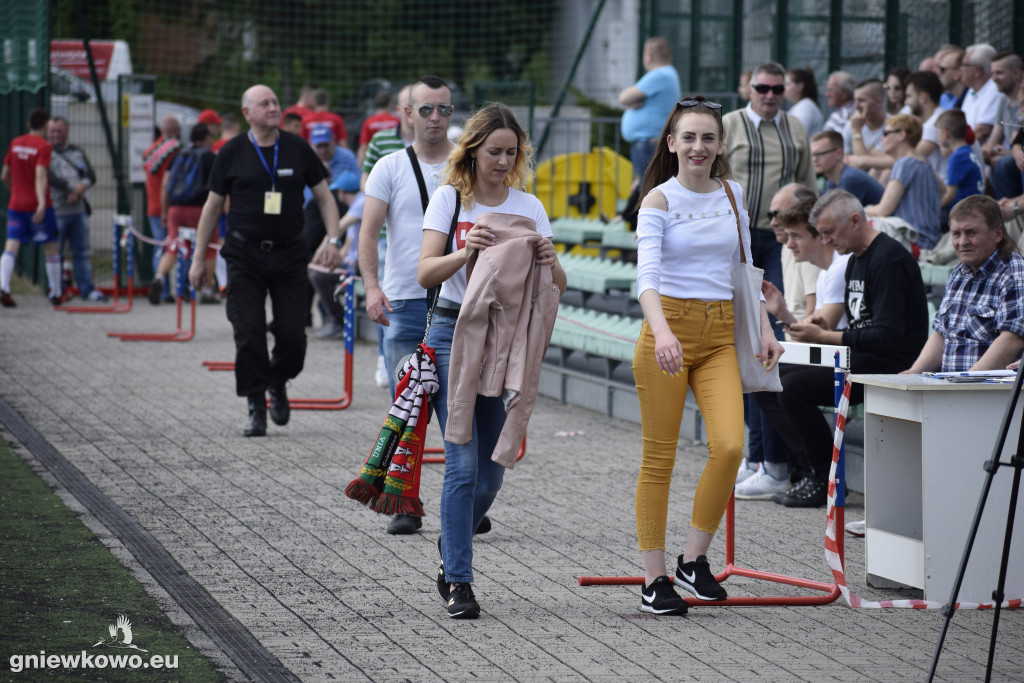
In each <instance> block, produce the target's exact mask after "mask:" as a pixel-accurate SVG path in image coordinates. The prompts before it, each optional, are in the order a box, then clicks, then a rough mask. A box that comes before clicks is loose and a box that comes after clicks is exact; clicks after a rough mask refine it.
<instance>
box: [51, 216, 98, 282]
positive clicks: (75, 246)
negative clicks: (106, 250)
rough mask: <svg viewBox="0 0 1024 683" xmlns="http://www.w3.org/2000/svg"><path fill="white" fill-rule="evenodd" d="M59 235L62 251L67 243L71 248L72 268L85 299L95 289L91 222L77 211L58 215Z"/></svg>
mask: <svg viewBox="0 0 1024 683" xmlns="http://www.w3.org/2000/svg"><path fill="white" fill-rule="evenodd" d="M57 236H58V237H57V239H58V240H59V245H60V246H59V247H58V248H59V249H60V251H61V252H63V251H64V245H65V243H66V244H67V245H68V247H69V248H70V249H71V268H72V269H73V270H74V273H75V283H76V284H77V285H78V293H79V294H81V295H82V298H83V299H84V298H85V297H87V296H89V294H91V293H92V290H93V289H95V287H93V284H92V263H90V262H89V255H90V252H89V222H88V220H87V219H86V215H85V214H84V213H76V214H72V215H70V216H57Z"/></svg>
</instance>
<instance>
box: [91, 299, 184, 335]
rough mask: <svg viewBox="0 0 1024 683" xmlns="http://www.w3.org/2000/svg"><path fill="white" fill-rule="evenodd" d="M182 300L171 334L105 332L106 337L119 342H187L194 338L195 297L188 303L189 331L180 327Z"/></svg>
mask: <svg viewBox="0 0 1024 683" xmlns="http://www.w3.org/2000/svg"><path fill="white" fill-rule="evenodd" d="M181 309H182V298H181V296H178V301H177V327H176V328H175V329H174V331H173V332H107V336H108V337H116V338H118V339H120V340H121V341H155V342H187V341H191V340H192V339H193V337H195V336H196V297H195V294H193V295H192V300H191V301H190V302H189V319H190V325H189V329H187V330H186V329H184V328H182V326H181Z"/></svg>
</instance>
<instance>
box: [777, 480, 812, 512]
mask: <svg viewBox="0 0 1024 683" xmlns="http://www.w3.org/2000/svg"><path fill="white" fill-rule="evenodd" d="M810 483H811V478H810V477H804V478H803V479H801V480H800V481H798V482H797V483H795V484H793V486H791V487H790V489H789V490H788V491H786V492H785V493H773V494H772V502H773V503H778V504H780V505H781V504H782V501H783V500H785V499H786V498H787V497H788V496H795V495H796V494H797V492H799V491H801V490H802V489H803V487H805V486H807V485H808V484H810Z"/></svg>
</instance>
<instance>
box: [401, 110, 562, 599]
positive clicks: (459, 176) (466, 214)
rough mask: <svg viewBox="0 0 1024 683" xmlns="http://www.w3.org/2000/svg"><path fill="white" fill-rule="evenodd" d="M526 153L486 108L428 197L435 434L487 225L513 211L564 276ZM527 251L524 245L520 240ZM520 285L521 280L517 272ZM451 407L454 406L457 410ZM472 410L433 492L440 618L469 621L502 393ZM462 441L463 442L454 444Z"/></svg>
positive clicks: (495, 484)
mask: <svg viewBox="0 0 1024 683" xmlns="http://www.w3.org/2000/svg"><path fill="white" fill-rule="evenodd" d="M532 151H533V150H532V149H531V147H530V145H529V141H528V139H527V136H526V133H525V131H523V129H522V127H521V126H520V125H519V123H518V122H517V121H516V119H515V116H514V115H513V114H512V111H511V110H510V109H509V108H508V107H506V106H505V105H503V104H498V103H490V104H487V105H485V106H484V107H483V108H481V109H480V110H479V111H477V112H476V113H475V114H474V115H473V116H471V117H470V119H469V120H468V121H466V125H465V128H464V129H463V132H462V135H461V136H460V137H459V141H458V144H457V146H456V148H455V150H454V151H453V152H452V153H451V155H450V156H449V157H448V166H447V168H446V170H445V177H444V183H445V184H444V185H442V186H441V187H439V188H438V189H437V191H436V192H435V193H434V196H433V197H432V198H431V200H430V205H429V206H428V207H427V211H426V214H425V215H424V217H423V246H422V248H421V251H420V262H419V269H418V271H417V277H418V279H419V283H420V285H422V286H423V287H426V288H431V287H435V286H438V285H440V286H441V294H440V298H439V299H438V303H437V306H436V307H435V309H434V314H433V317H432V319H431V322H430V332H429V336H428V339H427V344H428V345H429V346H431V347H433V349H434V350H435V352H436V357H437V374H438V380H439V382H440V386H441V388H440V391H439V392H438V394H437V395H436V396H434V398H433V405H434V410H435V411H436V413H437V417H438V424H439V425H440V427H441V433H442V434H444V433H445V428H446V425H447V422H448V407H449V404H448V374H449V373H448V370H449V359H450V356H451V348H452V335H453V332H454V330H455V324H456V320H457V318H458V316H459V308H460V306H461V304H462V300H463V296H465V293H466V285H467V275H466V270H467V269H466V264H467V262H468V261H469V259H470V254H472V253H473V252H475V251H476V252H480V251H483V250H485V249H487V248H489V247H491V246H495V245H496V244H497V243H498V242H499V241H500V240H501V239H502V237H501V235H500V233H499V231H498V230H497V229H496V228H495V227H493V226H494V225H495V224H496V223H497V222H499V221H498V219H500V218H501V216H498V217H495V214H511V215H513V216H516V217H517V222H518V223H520V224H522V223H523V222H524V219H525V223H526V224H527V225H529V224H530V223H532V224H533V225H534V226H536V231H537V233H539V235H540V239H533V240H530V241H529V242H528V244H529V246H528V247H527V248H531V249H533V250H534V254H535V257H534V258H533V259H527V260H528V261H532V262H533V263H534V264H535V265H533V267H537V266H541V267H546V268H550V269H551V273H550V281H551V282H552V283H553V284H554V286H556V287H557V288H558V290H559V291H558V294H559V295H560V294H561V292H564V291H565V282H566V279H565V272H564V271H563V270H562V267H561V266H560V265H559V264H558V258H557V255H556V253H555V247H554V245H553V244H552V243H551V239H550V238H551V224H550V223H549V221H548V217H547V215H546V214H545V212H544V207H543V205H542V204H541V203H540V200H538V199H537V198H536V197H534V196H533V195H531V194H527V193H526V192H524V191H523V190H522V188H523V187H524V186H525V184H526V181H527V178H528V176H529V173H530V157H531V155H532ZM455 211H458V212H459V214H458V218H457V223H456V226H455V230H456V232H455V236H454V241H453V244H452V249H451V253H446V249H447V244H448V239H449V230H450V229H451V226H452V222H453V218H454V212H455ZM524 244H527V242H524ZM523 277H524V279H526V273H524V274H523ZM457 409H460V408H458V407H457ZM461 409H463V410H471V411H472V413H473V416H472V420H471V422H472V435H471V438H470V439H469V441H468V442H466V443H463V444H457V443H452V442H450V441H447V440H445V443H444V450H445V474H444V485H443V487H442V490H441V537H440V538H439V539H438V551H439V553H440V555H441V565H440V566H439V567H438V576H437V591H438V594H439V595H440V596H441V599H442V600H444V601H445V602H446V603H447V606H448V616H450V617H452V618H455V619H475V618H476V617H478V616H479V615H480V605H479V604H478V603H477V601H476V597H475V596H474V594H473V588H472V585H471V584H472V583H473V570H472V563H473V530H474V529H476V528H477V525H478V524H479V523H480V521H481V520H482V519H483V517H484V515H485V514H486V513H487V510H488V509H489V508H490V506H491V503H492V502H493V501H494V498H495V496H496V495H497V493H498V489H500V488H501V482H502V478H503V477H504V473H505V467H504V466H502V465H501V464H500V463H497V462H494V461H492V459H491V454H492V453H493V452H494V448H495V445H496V444H497V443H498V437H499V435H500V433H501V431H502V427H503V426H504V424H505V405H504V403H503V400H502V397H501V396H495V397H487V396H481V395H477V396H476V401H475V405H469V406H465V407H463V408H461ZM459 440H461V439H459Z"/></svg>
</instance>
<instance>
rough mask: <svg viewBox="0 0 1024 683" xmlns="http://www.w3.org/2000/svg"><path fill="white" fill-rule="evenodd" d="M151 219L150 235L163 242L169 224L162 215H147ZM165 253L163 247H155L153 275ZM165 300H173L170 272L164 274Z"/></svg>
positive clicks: (154, 275)
mask: <svg viewBox="0 0 1024 683" xmlns="http://www.w3.org/2000/svg"><path fill="white" fill-rule="evenodd" d="M147 218H148V219H149V232H150V233H152V234H151V235H150V236H151V237H152V238H153V239H155V240H156V241H157V242H162V241H163V240H164V239H166V237H167V226H166V225H164V222H163V221H162V220H161V219H160V216H147ZM163 255H164V248H163V247H153V277H154V278H155V277H156V269H157V266H158V265H159V264H160V257H161V256H163ZM163 291H164V300H165V301H170V300H171V278H170V274H168V275H164V289H163Z"/></svg>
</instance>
